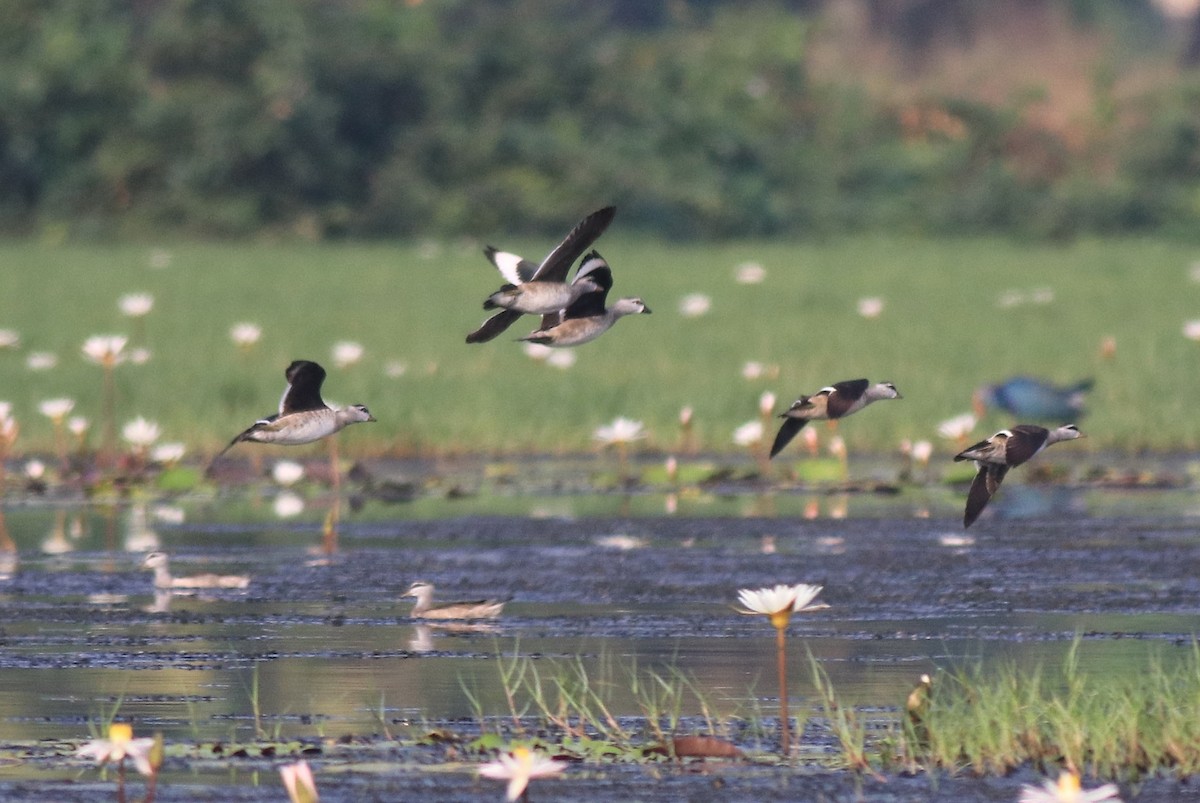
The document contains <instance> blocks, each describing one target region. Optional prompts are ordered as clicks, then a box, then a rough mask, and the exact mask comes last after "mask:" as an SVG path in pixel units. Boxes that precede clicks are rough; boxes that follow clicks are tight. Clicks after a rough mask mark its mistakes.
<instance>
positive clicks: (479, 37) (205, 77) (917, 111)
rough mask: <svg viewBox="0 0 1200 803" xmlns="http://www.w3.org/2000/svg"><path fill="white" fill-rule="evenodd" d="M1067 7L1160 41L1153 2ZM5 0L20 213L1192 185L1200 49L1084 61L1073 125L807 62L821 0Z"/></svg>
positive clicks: (1064, 222)
mask: <svg viewBox="0 0 1200 803" xmlns="http://www.w3.org/2000/svg"><path fill="white" fill-rule="evenodd" d="M863 5H865V6H866V7H867V8H868V9H869V10H870V11H871V12H872V16H871V24H872V25H874V26H875V27H882V28H886V29H887V30H889V31H891V32H892V34H893V35H894V36H895V37H896V41H897V42H899V43H900V45H901V46H902V48H903V49H904V50H905V52H906V54H907V55H906V58H914V57H912V53H913V52H915V51H917V50H919V49H920V48H922V47H926V46H928V43H929V42H936V41H941V40H943V39H944V38H945V37H946V36H947V35H954V36H958V37H960V38H965V39H970V38H971V37H972V36H973V35H974V33H973V32H972V30H971V29H970V28H971V24H972V21H973V18H972V16H971V14H973V13H974V14H975V15H976V18H975V19H974V22H975V23H977V24H983V22H980V19H982V18H980V17H979V15H981V14H983V13H984V12H981V11H980V9H983V8H986V7H987V5H986V4H983V5H980V4H970V3H967V4H962V5H961V7H956V9H957V10H956V12H955V14H953V15H949V16H947V15H945V14H930V13H928V12H930V9H933V8H935V7H936V6H938V4H922V3H909V4H904V3H891V4H888V3H880V2H872V0H863ZM1016 5H1020V4H1016ZM1024 5H1025V6H1029V5H1030V3H1025V4H1024ZM1033 5H1037V4H1036V3H1035V4H1033ZM1041 5H1055V2H1054V0H1045V2H1043V3H1042V4H1041ZM1058 5H1059V6H1061V7H1062V8H1063V9H1064V14H1065V16H1066V18H1068V19H1069V20H1070V23H1069V24H1071V25H1073V26H1081V27H1085V28H1090V29H1095V28H1096V27H1097V26H1099V27H1100V28H1103V27H1104V26H1107V27H1108V29H1111V30H1116V29H1126V30H1129V31H1136V35H1135V36H1133V35H1131V36H1132V38H1135V39H1137V40H1138V41H1139V42H1141V43H1143V45H1145V44H1147V43H1148V44H1150V45H1152V46H1157V44H1158V43H1160V42H1161V36H1160V35H1159V33H1160V32H1159V28H1158V27H1156V25H1155V24H1154V20H1155V19H1156V18H1155V17H1154V15H1153V14H1152V13H1151V12H1150V11H1148V9H1150V5H1149V3H1148V2H1141V1H1139V0H1088V1H1087V2H1084V1H1083V0H1059V2H1058ZM1016 10H1019V9H1016ZM885 11H886V12H888V13H886V14H885V13H884V12H885ZM1014 13H1016V11H1014ZM0 18H2V19H4V20H5V25H4V26H3V28H2V29H0V231H5V232H8V233H17V234H29V233H35V234H41V235H43V236H48V235H50V234H54V233H58V234H65V235H69V236H75V237H98V236H115V235H122V234H132V235H144V234H147V233H151V232H153V233H161V232H163V231H169V232H175V233H181V234H193V235H204V236H245V235H249V234H253V233H258V232H263V231H267V232H276V233H284V234H287V235H289V236H294V235H299V236H304V237H310V238H314V239H318V238H327V237H339V236H396V235H400V236H408V235H415V234H431V235H432V234H436V235H446V234H454V233H462V232H479V231H488V230H496V229H505V230H524V231H529V232H539V233H552V232H560V231H561V230H563V229H564V228H566V227H567V226H569V225H571V224H572V223H573V222H574V221H575V220H576V219H577V218H578V217H579V215H580V214H581V213H582V212H584V211H586V210H588V209H590V208H592V207H595V206H597V205H599V204H601V203H617V204H619V205H621V206H622V209H623V218H624V219H625V220H627V221H628V222H629V223H630V225H631V226H637V227H642V228H644V229H646V230H650V231H653V232H655V233H658V234H661V235H666V236H671V237H678V238H692V237H705V238H726V237H735V236H736V237H747V236H770V235H780V234H787V235H812V234H824V233H831V232H837V231H846V230H859V229H880V228H882V229H890V230H895V231H906V232H911V231H925V232H932V233H939V232H963V231H1001V232H1013V233H1018V234H1028V235H1035V236H1053V237H1057V236H1069V235H1073V234H1076V233H1079V232H1083V231H1103V232H1114V231H1133V230H1138V231H1141V230H1161V231H1179V232H1184V231H1186V230H1188V229H1189V227H1190V226H1191V224H1193V223H1194V222H1195V220H1196V217H1197V212H1198V211H1200V111H1198V110H1200V104H1198V103H1197V102H1196V101H1197V100H1198V99H1200V98H1198V97H1197V96H1198V95H1200V79H1198V78H1197V77H1196V76H1192V75H1189V74H1187V73H1186V72H1185V73H1182V74H1180V73H1174V74H1172V75H1171V77H1170V78H1169V79H1164V80H1160V81H1156V82H1153V83H1150V84H1148V85H1146V86H1145V87H1144V88H1143V89H1141V90H1140V91H1139V92H1138V93H1137V94H1136V96H1135V97H1129V96H1128V94H1122V95H1120V97H1118V96H1117V94H1116V93H1115V92H1114V91H1113V89H1112V88H1113V86H1114V85H1115V83H1116V78H1115V77H1114V76H1113V75H1112V74H1111V73H1106V72H1104V71H1103V70H1099V71H1098V73H1097V74H1096V75H1094V76H1091V79H1090V80H1093V81H1094V83H1095V87H1096V88H1095V101H1094V104H1093V106H1094V108H1093V110H1092V112H1091V113H1090V118H1089V119H1086V120H1083V121H1073V124H1074V128H1073V129H1072V130H1069V131H1068V130H1063V129H1062V128H1055V127H1053V126H1046V125H1042V124H1039V123H1038V121H1037V117H1036V115H1034V114H1032V113H1031V112H1030V110H1031V109H1034V108H1036V107H1037V106H1038V105H1039V102H1042V101H1044V100H1045V98H1044V97H1040V96H1039V90H1038V88H1037V87H1032V88H1029V89H1028V91H1026V92H1024V93H1014V94H1013V95H1012V96H1011V97H1009V98H1005V99H1004V100H1002V101H1000V102H996V101H985V100H981V99H980V98H975V97H968V96H963V95H957V94H949V95H948V94H944V93H939V92H937V91H929V92H926V93H924V94H922V95H919V96H916V97H909V98H906V99H904V100H903V101H897V100H895V99H894V98H885V97H880V96H879V95H878V94H874V93H872V92H870V91H869V90H868V89H867V88H866V82H865V81H859V82H857V83H856V82H855V80H854V79H855V76H842V80H837V81H832V80H827V77H826V78H821V77H819V73H818V72H817V71H815V70H814V69H813V67H812V63H811V59H810V50H811V44H812V42H813V41H814V37H817V36H820V35H821V32H822V30H823V26H828V24H829V6H828V4H825V3H820V2H816V1H815V0H812V1H810V2H788V3H779V4H767V3H764V4H759V3H740V2H717V1H716V0H705V1H704V2H700V1H699V0H694V1H693V2H683V1H682V0H680V1H679V2H674V3H640V2H632V0H596V2H591V3H587V4H579V3H572V2H566V0H427V1H426V2H421V1H420V0H407V2H396V1H395V0H259V2H254V3H246V2H242V0H142V2H137V3H126V2H116V0H37V2H34V0H0ZM1131 20H1134V21H1137V23H1138V24H1136V25H1133V24H1132V23H1131ZM984 21H986V20H984ZM939 25H940V26H941V27H939ZM943 29H945V30H943ZM947 30H948V31H949V34H947V33H946V31H947ZM864 47H865V46H864ZM1147 49H1152V48H1147ZM1107 67H1111V65H1107Z"/></svg>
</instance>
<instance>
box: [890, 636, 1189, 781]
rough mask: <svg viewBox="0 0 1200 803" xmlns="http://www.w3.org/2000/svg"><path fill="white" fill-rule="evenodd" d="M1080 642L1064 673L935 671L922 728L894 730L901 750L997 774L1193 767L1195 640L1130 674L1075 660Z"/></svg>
mask: <svg viewBox="0 0 1200 803" xmlns="http://www.w3.org/2000/svg"><path fill="white" fill-rule="evenodd" d="M1079 644H1080V642H1079V640H1076V642H1075V643H1074V644H1073V645H1072V648H1071V650H1070V651H1069V652H1068V655H1067V659H1066V661H1065V662H1064V664H1063V667H1062V671H1061V674H1060V675H1058V676H1053V675H1050V676H1048V675H1047V674H1046V673H1045V672H1044V671H1043V670H1042V668H1041V667H1034V668H1023V667H1018V666H1015V665H1005V666H999V667H994V666H992V667H987V666H983V665H977V666H973V667H967V668H962V669H958V670H956V671H953V672H943V673H940V674H939V675H938V676H937V677H935V678H934V679H933V688H932V692H931V694H930V696H929V705H928V707H927V709H926V710H925V711H924V713H923V716H922V720H921V725H922V728H921V733H920V734H918V733H917V729H916V728H913V727H905V728H903V729H901V730H900V736H899V739H898V744H899V754H900V755H901V756H903V757H904V758H905V759H907V760H908V761H911V762H912V763H914V764H916V765H921V766H924V767H926V768H928V769H930V770H935V769H936V770H949V771H952V772H958V771H967V772H971V773H975V774H1004V773H1006V772H1008V771H1009V770H1011V769H1013V768H1015V767H1018V766H1020V765H1022V764H1024V763H1027V762H1028V763H1032V764H1034V765H1035V766H1037V767H1039V768H1040V769H1043V770H1045V769H1048V768H1050V767H1055V766H1059V765H1062V766H1065V767H1068V768H1072V769H1076V770H1078V771H1080V772H1085V773H1088V774H1092V775H1096V776H1099V777H1107V778H1118V777H1127V778H1131V779H1136V778H1139V777H1143V776H1146V775H1149V774H1153V773H1156V772H1169V773H1174V774H1176V775H1178V776H1180V777H1186V776H1190V775H1194V774H1196V773H1197V772H1198V771H1200V724H1198V720H1200V704H1198V701H1200V646H1197V644H1196V643H1193V644H1192V645H1191V647H1190V653H1189V655H1188V657H1187V660H1186V661H1185V662H1184V663H1183V665H1182V666H1181V667H1179V668H1176V669H1173V670H1168V669H1166V668H1165V667H1164V666H1163V665H1162V663H1161V661H1160V660H1158V659H1157V658H1152V659H1150V660H1149V661H1148V664H1147V667H1146V671H1145V672H1143V673H1141V674H1139V675H1137V676H1135V677H1132V678H1113V677H1110V676H1108V675H1105V674H1104V673H1103V672H1102V671H1088V670H1085V669H1083V668H1082V667H1081V666H1080V662H1079Z"/></svg>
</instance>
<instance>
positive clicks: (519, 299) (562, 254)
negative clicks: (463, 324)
mask: <svg viewBox="0 0 1200 803" xmlns="http://www.w3.org/2000/svg"><path fill="white" fill-rule="evenodd" d="M616 213H617V209H616V207H615V206H606V207H604V208H603V209H599V210H597V211H595V212H593V213H592V214H590V215H588V216H587V217H585V218H584V219H583V220H581V221H580V222H579V225H577V226H576V227H575V228H573V229H571V232H570V233H569V234H568V235H567V236H566V237H565V238H564V239H563V241H562V242H561V243H559V244H558V245H557V246H555V248H554V250H553V251H551V252H550V253H549V254H547V255H546V258H545V259H543V260H542V264H541V265H535V264H533V263H532V262H529V261H528V260H525V259H522V258H521V257H519V256H517V255H516V254H510V253H508V252H507V251H500V250H498V249H496V248H493V247H492V246H490V245H489V246H488V247H487V248H485V249H484V251H483V253H484V254H485V255H486V256H487V258H488V261H490V262H491V263H492V264H493V265H495V266H496V269H497V270H499V271H500V275H501V276H503V277H504V278H505V280H506V282H507V283H506V284H505V285H503V286H502V287H501V288H500V289H499V290H497V291H496V292H494V293H492V294H491V295H490V296H488V297H487V300H486V301H484V302H483V308H484V309H487V310H490V309H500V312H498V313H496V314H495V315H493V316H492V317H490V318H488V319H487V320H486V321H484V322H483V324H481V325H480V327H479V328H478V329H476V330H475V331H474V332H471V333H470V334H469V335H467V342H468V343H486V342H487V341H489V340H491V339H493V338H495V337H496V336H497V335H499V334H500V333H501V332H503V331H504V330H505V329H507V328H508V327H510V326H512V324H513V322H514V321H516V320H517V319H518V318H520V317H521V316H522V315H526V314H528V315H549V314H551V313H557V312H558V311H559V310H562V309H566V308H567V307H568V306H570V305H571V304H572V303H573V302H574V301H576V300H577V299H578V298H579V297H580V296H581V295H583V294H584V293H589V292H594V291H595V290H598V289H599V287H598V285H596V284H594V283H592V282H591V281H588V280H586V279H585V278H583V276H582V275H581V274H582V266H580V273H577V274H576V276H575V281H574V282H571V283H570V284H568V283H567V273H568V272H569V271H570V270H571V265H573V264H574V263H575V260H577V259H579V257H580V255H582V254H583V252H584V251H586V250H587V249H588V246H590V245H591V244H592V243H594V242H595V241H596V238H598V237H599V236H600V235H601V234H603V233H604V230H605V229H607V228H608V224H609V223H611V222H612V219H613V216H614V215H616Z"/></svg>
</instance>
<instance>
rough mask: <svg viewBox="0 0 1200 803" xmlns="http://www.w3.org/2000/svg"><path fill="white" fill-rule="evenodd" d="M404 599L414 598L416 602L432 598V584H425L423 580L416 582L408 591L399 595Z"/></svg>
mask: <svg viewBox="0 0 1200 803" xmlns="http://www.w3.org/2000/svg"><path fill="white" fill-rule="evenodd" d="M400 597H401V598H404V597H416V598H417V599H418V600H422V599H424V600H428V599H430V598H432V597H433V584H432V583H427V582H425V581H424V580H418V581H417V582H415V583H413V584H412V585H411V586H409V587H408V590H407V591H405V592H404V593H403V594H401V595H400Z"/></svg>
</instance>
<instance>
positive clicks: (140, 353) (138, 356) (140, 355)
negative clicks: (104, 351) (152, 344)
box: [129, 348, 152, 365]
mask: <svg viewBox="0 0 1200 803" xmlns="http://www.w3.org/2000/svg"><path fill="white" fill-rule="evenodd" d="M151 356H152V355H151V353H150V349H145V348H136V349H133V350H132V351H130V352H129V361H130V362H131V363H133V364H134V365H145V364H146V363H148V362H150V357H151Z"/></svg>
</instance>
